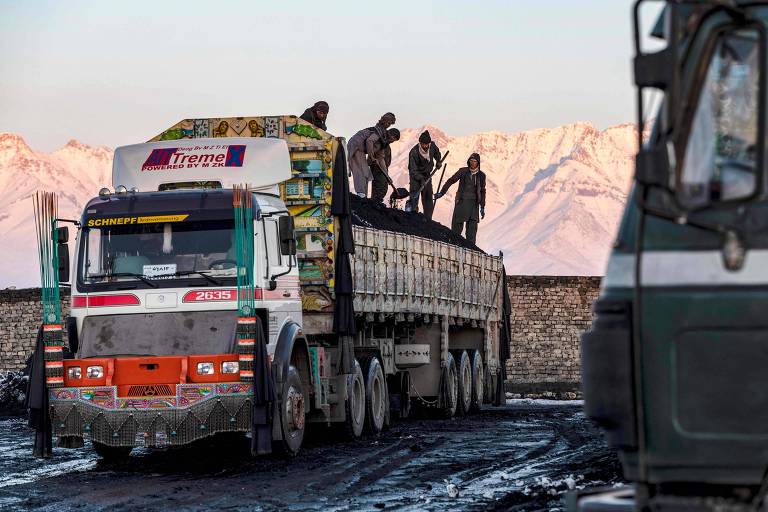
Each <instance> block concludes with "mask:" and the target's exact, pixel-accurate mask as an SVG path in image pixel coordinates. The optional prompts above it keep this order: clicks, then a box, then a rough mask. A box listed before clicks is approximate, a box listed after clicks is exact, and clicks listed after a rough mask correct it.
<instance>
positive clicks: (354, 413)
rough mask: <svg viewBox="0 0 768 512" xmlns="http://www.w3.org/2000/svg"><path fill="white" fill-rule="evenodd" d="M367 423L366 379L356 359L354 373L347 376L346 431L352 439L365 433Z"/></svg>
mask: <svg viewBox="0 0 768 512" xmlns="http://www.w3.org/2000/svg"><path fill="white" fill-rule="evenodd" d="M364 425H365V381H364V380H363V370H362V369H360V364H359V363H358V362H357V359H355V364H354V366H353V367H352V373H351V374H349V375H348V376H347V399H346V400H345V401H344V432H345V434H346V435H347V437H349V438H350V439H358V438H359V437H360V436H362V435H363V426H364Z"/></svg>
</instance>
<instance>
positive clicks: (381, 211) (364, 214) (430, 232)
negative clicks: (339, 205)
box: [350, 194, 482, 252]
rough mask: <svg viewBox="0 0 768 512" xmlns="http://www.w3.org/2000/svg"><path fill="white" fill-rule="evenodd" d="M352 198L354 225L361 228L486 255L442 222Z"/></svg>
mask: <svg viewBox="0 0 768 512" xmlns="http://www.w3.org/2000/svg"><path fill="white" fill-rule="evenodd" d="M350 198H351V201H350V202H351V207H352V223H353V224H355V225H357V226H365V227H368V228H378V229H385V230H388V231H397V232H399V233H405V234H407V235H416V236H421V237H424V238H429V239H430V240H437V241H438V242H446V243H449V244H453V245H458V246H460V247H465V248H467V249H474V250H476V251H481V252H482V249H480V248H479V247H477V246H476V245H475V244H472V243H469V242H468V241H467V239H466V238H464V237H463V236H461V235H457V234H456V233H454V232H453V231H451V229H450V228H448V227H447V226H443V225H442V224H440V223H439V222H435V221H431V220H428V219H427V218H426V217H425V216H424V214H422V213H416V212H406V211H403V210H398V209H396V208H389V207H388V206H385V205H384V203H378V202H376V201H373V200H371V199H366V198H361V197H358V196H356V195H355V194H350Z"/></svg>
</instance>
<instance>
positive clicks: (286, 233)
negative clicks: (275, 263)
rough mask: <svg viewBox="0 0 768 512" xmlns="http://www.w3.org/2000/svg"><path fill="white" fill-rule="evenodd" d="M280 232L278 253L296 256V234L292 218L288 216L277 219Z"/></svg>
mask: <svg viewBox="0 0 768 512" xmlns="http://www.w3.org/2000/svg"><path fill="white" fill-rule="evenodd" d="M278 223H279V224H278V227H279V230H280V253H282V254H283V255H284V256H295V255H296V233H295V226H294V223H293V217H292V216H290V215H285V216H282V217H280V218H279V219H278Z"/></svg>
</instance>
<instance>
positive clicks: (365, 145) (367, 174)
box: [347, 112, 395, 197]
mask: <svg viewBox="0 0 768 512" xmlns="http://www.w3.org/2000/svg"><path fill="white" fill-rule="evenodd" d="M393 124H395V114H393V113H391V112H387V113H386V114H384V115H383V116H381V119H379V122H378V123H376V125H375V126H371V127H370V128H363V129H362V130H360V131H359V132H357V133H356V134H354V135H353V136H352V137H351V138H350V139H349V141H348V142H347V155H349V159H348V165H349V175H350V176H351V177H352V181H353V184H354V188H355V193H356V194H357V195H359V196H360V197H368V182H369V181H371V180H373V175H372V174H371V168H370V166H369V165H368V161H367V159H366V154H368V155H369V156H370V155H371V154H372V153H373V152H374V149H373V142H375V141H378V142H379V143H380V144H381V146H380V148H379V149H382V148H383V147H384V146H389V137H388V135H387V128H389V127H390V126H392V125H393ZM371 135H374V137H373V138H371Z"/></svg>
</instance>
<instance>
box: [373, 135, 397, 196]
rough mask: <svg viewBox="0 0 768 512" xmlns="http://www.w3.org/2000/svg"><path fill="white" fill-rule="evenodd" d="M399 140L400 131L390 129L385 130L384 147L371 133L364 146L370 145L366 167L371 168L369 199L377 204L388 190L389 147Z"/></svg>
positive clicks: (390, 152)
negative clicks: (385, 142) (371, 178)
mask: <svg viewBox="0 0 768 512" xmlns="http://www.w3.org/2000/svg"><path fill="white" fill-rule="evenodd" d="M397 140H400V130H398V129H397V128H390V129H389V130H387V144H386V145H384V144H382V143H381V141H380V140H379V136H378V134H375V133H372V134H371V135H370V136H369V137H368V140H366V146H368V145H369V143H370V151H369V152H368V165H369V166H370V167H371V175H372V176H373V183H371V199H373V200H374V201H376V202H377V203H383V202H384V198H385V197H386V196H387V190H389V179H388V177H389V165H390V164H391V163H392V149H391V148H390V147H389V145H390V144H391V143H393V142H395V141H397Z"/></svg>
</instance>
